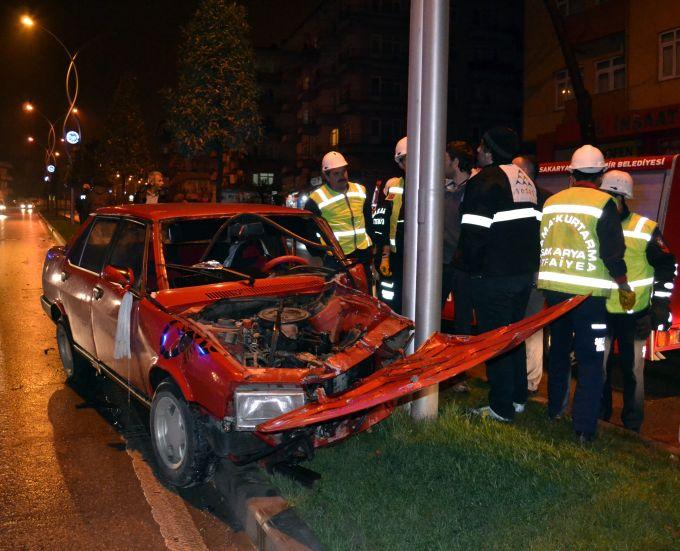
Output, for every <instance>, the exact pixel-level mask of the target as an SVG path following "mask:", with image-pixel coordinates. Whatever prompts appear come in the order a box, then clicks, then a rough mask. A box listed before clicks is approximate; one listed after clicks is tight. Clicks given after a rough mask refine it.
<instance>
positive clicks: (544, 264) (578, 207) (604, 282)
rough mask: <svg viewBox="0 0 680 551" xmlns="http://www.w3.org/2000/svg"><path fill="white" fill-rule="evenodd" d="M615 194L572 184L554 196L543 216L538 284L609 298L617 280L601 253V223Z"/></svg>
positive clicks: (576, 293)
mask: <svg viewBox="0 0 680 551" xmlns="http://www.w3.org/2000/svg"><path fill="white" fill-rule="evenodd" d="M609 200H611V196H610V195H608V194H606V193H604V192H603V191H599V190H597V189H590V188H585V187H572V188H569V189H565V190H563V191H560V192H559V193H556V194H555V195H553V196H552V197H550V198H549V199H548V200H547V201H546V202H545V206H544V207H543V217H542V219H541V265H540V268H539V272H538V287H539V288H541V289H548V290H551V291H560V292H562V293H570V294H574V295H579V294H580V295H585V294H587V293H592V294H593V296H599V297H608V296H610V294H611V290H612V289H613V288H614V287H616V283H615V282H614V280H613V279H612V277H611V276H610V275H609V271H608V270H607V268H606V267H605V264H604V262H603V261H602V258H601V256H600V242H599V238H598V236H597V223H598V220H599V219H600V217H601V216H602V209H603V208H604V206H605V205H606V204H607V201H609Z"/></svg>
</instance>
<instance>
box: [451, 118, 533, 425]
mask: <svg viewBox="0 0 680 551" xmlns="http://www.w3.org/2000/svg"><path fill="white" fill-rule="evenodd" d="M518 149H519V137H518V136H517V133H516V132H515V131H514V130H512V129H510V128H503V127H495V128H492V129H490V130H488V131H487V132H485V133H484V135H483V136H482V140H481V143H480V144H479V147H478V148H477V162H478V164H479V166H480V167H482V168H481V170H480V171H479V172H478V173H477V174H476V175H475V176H473V177H472V178H470V180H469V182H468V183H467V186H466V189H465V198H464V199H463V204H462V209H461V212H462V219H461V233H460V241H459V243H458V252H457V259H456V264H457V266H459V267H460V268H461V269H463V270H465V271H467V272H468V273H469V274H470V277H471V288H472V301H473V306H474V309H475V313H476V315H477V328H478V331H479V332H480V333H483V332H485V331H490V330H492V329H496V328H498V327H501V326H504V325H508V324H510V323H513V322H516V321H519V320H521V319H523V317H524V312H525V310H526V306H527V301H528V300H529V292H530V290H531V282H532V278H533V274H534V273H535V272H536V271H537V269H538V259H539V242H538V228H539V221H538V219H539V218H538V217H540V212H539V211H538V210H537V207H538V198H537V193H536V187H535V186H534V183H533V182H532V181H531V179H530V178H529V177H528V176H527V175H526V174H525V173H524V171H523V170H522V169H521V168H519V167H517V166H515V165H513V164H511V163H510V161H511V160H512V158H513V157H514V156H515V155H516V153H517V150H518ZM487 377H488V380H489V387H490V389H489V405H488V406H485V407H481V408H478V409H476V410H473V413H477V414H480V415H484V416H489V417H491V418H492V419H495V420H498V421H506V422H508V421H511V420H513V419H514V417H515V413H516V412H517V413H521V412H522V411H523V410H524V405H525V403H526V400H527V372H526V359H525V352H524V345H520V346H518V347H517V348H515V349H514V350H512V351H511V352H508V353H506V354H503V355H502V356H500V357H499V358H496V359H494V360H491V361H489V362H487Z"/></svg>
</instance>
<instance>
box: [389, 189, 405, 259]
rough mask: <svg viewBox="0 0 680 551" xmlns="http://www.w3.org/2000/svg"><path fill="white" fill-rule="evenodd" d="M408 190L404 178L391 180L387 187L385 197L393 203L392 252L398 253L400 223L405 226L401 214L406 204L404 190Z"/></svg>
mask: <svg viewBox="0 0 680 551" xmlns="http://www.w3.org/2000/svg"><path fill="white" fill-rule="evenodd" d="M405 189H406V180H405V179H404V177H403V176H402V177H400V178H390V179H389V180H388V181H387V184H386V185H385V196H386V199H387V200H388V201H392V214H391V215H390V250H391V251H392V252H393V253H395V252H397V225H398V224H399V222H401V223H402V224H403V222H404V221H403V220H399V215H400V214H401V206H402V205H403V204H404V190H405Z"/></svg>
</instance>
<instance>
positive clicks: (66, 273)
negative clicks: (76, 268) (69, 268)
mask: <svg viewBox="0 0 680 551" xmlns="http://www.w3.org/2000/svg"><path fill="white" fill-rule="evenodd" d="M68 276H69V274H68V272H61V281H62V282H63V281H66V280H67V279H68Z"/></svg>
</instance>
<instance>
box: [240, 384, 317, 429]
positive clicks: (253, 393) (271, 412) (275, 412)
mask: <svg viewBox="0 0 680 551" xmlns="http://www.w3.org/2000/svg"><path fill="white" fill-rule="evenodd" d="M304 405H305V393H304V391H303V390H302V389H301V388H293V387H281V386H268V387H263V386H241V387H239V388H238V389H237V390H236V391H235V392H234V409H235V411H236V430H254V429H255V427H257V425H259V424H260V423H264V422H265V421H268V420H269V419H274V418H275V417H278V416H279V415H283V414H284V413H288V412H289V411H293V410H294V409H297V408H299V407H301V406H304Z"/></svg>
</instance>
